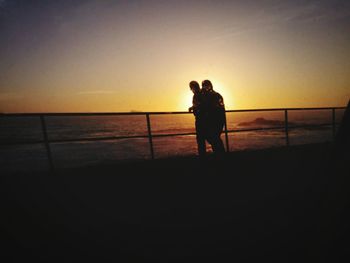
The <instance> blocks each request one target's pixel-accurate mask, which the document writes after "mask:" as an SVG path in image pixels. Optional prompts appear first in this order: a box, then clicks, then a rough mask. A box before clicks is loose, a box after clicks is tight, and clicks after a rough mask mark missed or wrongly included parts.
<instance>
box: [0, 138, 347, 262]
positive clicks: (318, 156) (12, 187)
mask: <svg viewBox="0 0 350 263" xmlns="http://www.w3.org/2000/svg"><path fill="white" fill-rule="evenodd" d="M349 161H350V160H349V156H348V155H347V154H343V155H342V154H338V155H337V154H335V153H334V149H333V146H332V145H330V144H317V145H305V146H294V147H290V148H278V149H269V150H259V151H249V152H236V153H232V154H230V155H227V156H225V157H221V158H213V157H212V156H211V157H210V158H208V159H206V160H199V159H197V158H178V159H167V160H155V161H147V162H136V163H131V164H114V165H113V164H109V165H107V164H106V165H104V166H100V167H97V166H96V167H87V168H80V169H71V170H62V171H59V172H57V173H56V174H46V173H41V174H22V175H12V176H2V177H1V178H0V180H1V207H2V209H1V217H0V223H1V232H2V234H1V235H2V238H1V239H2V241H3V245H2V246H1V250H2V252H1V255H0V256H1V257H5V256H6V257H7V259H6V261H3V262H11V261H18V262H24V261H23V260H25V262H28V261H29V260H34V261H33V262H73V261H74V262H84V261H86V260H88V259H90V260H93V261H95V262H103V261H104V262H106V261H108V262H197V261H199V262H200V261H207V262H260V261H263V260H264V261H266V260H267V262H311V261H316V262H341V258H342V257H343V262H349V260H350V257H349V248H350V242H349V237H350V236H349V233H350V232H349V222H350V220H349V219H350V217H349V201H350V197H349V190H350V183H349V178H348V177H349V175H350V173H349V172H348V171H347V170H346V169H348V162H349Z"/></svg>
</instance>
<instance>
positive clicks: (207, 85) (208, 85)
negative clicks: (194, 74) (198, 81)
mask: <svg viewBox="0 0 350 263" xmlns="http://www.w3.org/2000/svg"><path fill="white" fill-rule="evenodd" d="M202 89H203V90H204V91H212V90H213V84H211V81H210V80H208V79H206V80H203V81H202Z"/></svg>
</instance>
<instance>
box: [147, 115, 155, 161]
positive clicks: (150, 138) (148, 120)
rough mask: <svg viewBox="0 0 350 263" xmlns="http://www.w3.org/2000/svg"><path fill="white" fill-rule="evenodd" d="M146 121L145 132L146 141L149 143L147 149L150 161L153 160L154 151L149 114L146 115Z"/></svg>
mask: <svg viewBox="0 0 350 263" xmlns="http://www.w3.org/2000/svg"><path fill="white" fill-rule="evenodd" d="M146 119H147V130H148V141H149V147H150V150H151V159H152V160H153V159H154V151H153V140H152V131H151V121H150V119H149V113H146Z"/></svg>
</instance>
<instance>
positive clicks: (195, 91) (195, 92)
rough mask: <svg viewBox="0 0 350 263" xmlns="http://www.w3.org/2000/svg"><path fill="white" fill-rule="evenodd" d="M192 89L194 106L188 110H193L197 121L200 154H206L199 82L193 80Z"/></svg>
mask: <svg viewBox="0 0 350 263" xmlns="http://www.w3.org/2000/svg"><path fill="white" fill-rule="evenodd" d="M189 86H190V89H191V90H192V92H193V98H192V107H190V108H189V109H188V110H189V111H190V112H193V114H194V116H195V118H196V122H195V126H196V139H197V147H198V154H199V156H204V155H205V154H206V145H205V134H204V123H203V118H202V116H201V110H200V107H201V99H202V94H201V89H200V86H199V83H198V82H197V81H191V82H190V84H189Z"/></svg>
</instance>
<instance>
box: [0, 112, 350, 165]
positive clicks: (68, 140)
mask: <svg viewBox="0 0 350 263" xmlns="http://www.w3.org/2000/svg"><path fill="white" fill-rule="evenodd" d="M345 108H346V107H313V108H265V109H239V110H226V111H225V113H226V115H227V113H241V112H271V111H280V112H282V113H284V125H283V126H281V125H279V126H273V127H258V128H245V129H240V128H239V129H228V127H227V122H226V120H225V125H224V134H225V144H226V151H227V152H229V151H230V149H229V137H228V134H229V133H237V132H251V131H264V130H284V131H285V140H286V145H287V146H289V130H291V129H298V128H313V127H326V126H331V127H332V133H333V138H335V133H336V125H337V124H338V123H336V120H335V110H342V109H344V110H345ZM305 110H307V111H309V110H316V111H318V110H331V111H332V115H331V116H332V121H331V122H330V123H318V124H317V123H316V124H302V125H292V124H291V123H289V121H288V112H289V111H305ZM173 114H192V113H190V112H188V111H173V112H75V113H68V112H66V113H65V112H57V113H1V114H0V118H6V117H11V118H13V117H38V118H39V119H40V122H41V129H42V134H43V139H42V140H17V141H6V142H0V145H3V146H14V145H28V144H44V145H45V148H46V154H47V158H48V162H49V166H50V169H51V170H54V160H53V157H52V153H51V147H50V144H52V143H74V142H89V141H110V140H121V139H140V138H143V139H147V138H148V140H149V146H150V155H151V159H155V154H154V147H153V138H157V137H171V136H189V135H196V132H185V133H167V134H154V133H153V134H152V126H151V120H150V116H151V115H173ZM131 115H138V116H142V115H143V116H145V117H146V123H147V134H144V135H128V136H100V137H85V138H84V137H83V138H65V139H51V138H49V136H48V131H47V125H46V118H47V117H83V116H131Z"/></svg>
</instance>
